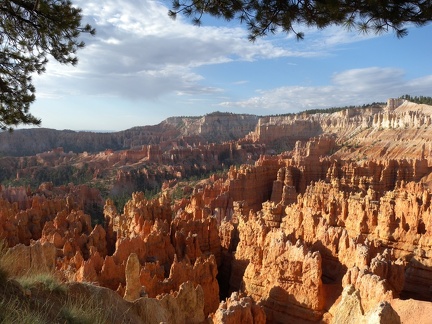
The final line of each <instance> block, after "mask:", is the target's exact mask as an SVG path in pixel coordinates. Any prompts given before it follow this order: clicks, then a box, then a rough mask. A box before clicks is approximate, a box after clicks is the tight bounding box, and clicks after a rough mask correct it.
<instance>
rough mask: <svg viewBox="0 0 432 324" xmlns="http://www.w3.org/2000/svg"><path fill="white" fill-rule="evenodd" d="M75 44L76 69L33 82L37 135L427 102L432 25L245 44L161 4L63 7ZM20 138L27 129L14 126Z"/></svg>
mask: <svg viewBox="0 0 432 324" xmlns="http://www.w3.org/2000/svg"><path fill="white" fill-rule="evenodd" d="M73 3H74V4H75V5H77V6H78V7H81V8H82V9H83V15H84V18H83V22H84V23H90V24H91V25H92V26H93V27H94V28H96V36H94V37H91V36H89V35H84V37H83V40H84V41H85V43H86V47H85V48H84V49H82V50H80V51H78V58H79V63H78V65H77V66H75V67H72V66H65V65H60V64H58V63H57V62H55V61H54V60H50V62H49V63H48V65H47V70H46V73H44V74H42V75H35V76H33V81H34V85H35V86H36V102H35V103H34V104H33V105H32V107H31V108H30V111H31V113H32V114H33V115H34V116H36V117H38V118H40V119H41V120H42V125H41V127H45V128H54V129H59V130H61V129H71V130H91V131H120V130H125V129H129V128H132V127H134V126H145V125H155V124H158V123H160V122H161V121H163V120H164V119H166V118H168V117H171V116H202V115H205V114H208V113H211V112H214V111H222V112H232V113H247V114H255V115H269V114H284V113H292V112H299V111H303V110H307V109H316V108H329V107H340V106H350V105H362V104H367V103H372V102H384V101H386V100H387V99H388V98H394V97H399V96H401V95H404V94H410V95H413V96H414V95H424V96H432V61H431V53H432V42H431V35H432V25H431V24H429V25H427V26H425V27H420V28H418V27H410V28H409V30H408V31H409V33H408V35H407V36H405V37H404V38H402V39H398V38H397V37H396V35H395V34H394V33H393V32H390V33H387V34H383V35H379V36H378V35H374V34H367V35H364V34H360V33H358V32H357V31H352V32H349V31H347V30H345V29H342V28H340V27H336V26H331V27H329V28H326V29H323V30H314V29H308V28H300V27H301V26H300V27H299V28H300V29H301V30H302V31H304V33H305V39H304V40H302V41H297V40H296V39H295V37H294V36H293V35H287V34H281V33H278V34H276V35H273V36H268V37H264V38H261V39H258V40H257V41H255V42H253V43H252V42H250V41H248V39H247V35H248V32H247V30H246V29H245V27H244V26H242V25H240V24H239V23H238V22H237V21H233V22H229V23H227V22H225V21H223V20H216V19H213V18H211V17H205V19H204V20H203V24H202V26H200V27H197V26H194V25H192V23H191V22H190V20H189V19H188V18H185V17H182V16H178V17H177V19H176V20H172V19H171V18H170V17H168V14H167V12H168V9H169V6H170V3H171V2H169V1H165V2H158V1H151V0H128V1H124V0H123V1H120V0H104V1H103V2H101V1H96V0H74V1H73ZM21 128H28V126H22V127H21Z"/></svg>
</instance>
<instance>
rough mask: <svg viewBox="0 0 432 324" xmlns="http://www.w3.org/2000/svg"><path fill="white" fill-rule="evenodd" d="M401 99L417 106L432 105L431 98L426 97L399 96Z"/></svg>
mask: <svg viewBox="0 0 432 324" xmlns="http://www.w3.org/2000/svg"><path fill="white" fill-rule="evenodd" d="M400 98H401V99H405V100H408V101H411V102H415V103H418V104H425V105H432V97H427V96H410V95H408V94H406V95H403V96H400Z"/></svg>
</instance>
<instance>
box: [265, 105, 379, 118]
mask: <svg viewBox="0 0 432 324" xmlns="http://www.w3.org/2000/svg"><path fill="white" fill-rule="evenodd" d="M385 104H386V103H385V102H372V103H369V104H363V105H362V106H344V107H330V108H317V109H308V110H304V111H301V112H298V113H286V114H278V115H265V116H261V117H279V116H294V115H302V114H306V115H313V114H332V113H335V112H338V111H342V110H346V109H354V108H362V109H366V108H372V107H380V106H384V105H385Z"/></svg>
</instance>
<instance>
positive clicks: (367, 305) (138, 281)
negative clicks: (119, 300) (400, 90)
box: [0, 100, 432, 323]
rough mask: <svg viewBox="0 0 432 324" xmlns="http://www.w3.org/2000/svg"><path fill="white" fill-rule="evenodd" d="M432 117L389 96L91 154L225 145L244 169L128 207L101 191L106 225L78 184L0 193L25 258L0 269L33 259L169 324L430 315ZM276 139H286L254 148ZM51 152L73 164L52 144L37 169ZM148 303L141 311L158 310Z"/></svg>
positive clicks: (5, 220) (144, 158) (144, 156)
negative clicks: (230, 136)
mask: <svg viewBox="0 0 432 324" xmlns="http://www.w3.org/2000/svg"><path fill="white" fill-rule="evenodd" d="M431 117H432V107H431V106H425V105H415V104H412V103H409V102H402V101H398V100H390V101H389V102H388V104H387V106H386V107H373V108H366V109H353V110H346V111H341V112H336V113H333V114H315V115H312V116H308V115H305V114H304V115H296V116H279V117H268V118H261V119H259V121H258V126H257V127H256V128H255V130H254V131H252V132H250V133H249V134H248V135H246V136H245V137H244V138H243V139H241V140H240V141H238V142H227V143H225V144H218V145H216V144H212V145H210V144H206V145H201V146H199V145H197V146H196V147H191V148H190V149H183V148H180V147H177V148H172V149H170V151H169V152H170V154H169V155H168V154H165V153H166V152H167V151H164V149H163V148H162V146H160V145H157V146H156V145H155V146H149V147H145V148H142V149H140V150H126V151H119V152H114V151H108V152H103V153H99V154H97V155H91V154H90V155H87V157H89V156H90V157H91V160H96V159H99V161H101V162H99V163H100V165H103V164H104V163H105V164H107V165H108V164H110V163H111V165H118V166H119V167H122V168H125V166H130V165H133V164H136V163H138V162H139V161H141V162H139V163H148V162H149V161H153V163H155V165H159V166H160V165H169V163H172V162H173V161H175V160H176V159H177V160H179V161H184V160H185V159H187V158H188V157H190V156H194V157H195V158H196V159H197V158H198V157H200V158H201V160H195V163H196V164H197V165H198V164H200V163H202V164H205V163H209V164H207V166H208V165H211V164H210V163H211V161H218V162H219V163H220V162H221V160H222V159H221V157H223V156H224V155H221V153H220V152H228V157H229V156H234V155H236V156H238V157H243V158H244V159H246V160H247V161H248V163H244V164H242V165H240V166H231V167H230V169H229V170H228V171H227V172H226V173H225V174H223V175H218V176H217V175H212V176H210V177H208V178H204V179H201V181H198V182H195V183H194V184H193V185H192V184H191V185H190V187H189V189H186V187H185V188H184V190H188V191H189V195H188V197H183V198H180V199H175V197H174V193H175V192H176V190H177V189H178V182H177V180H175V181H173V180H172V179H171V180H169V181H168V180H167V181H165V182H164V184H163V186H162V190H161V192H160V194H159V196H158V197H157V198H156V199H147V198H146V197H145V196H144V194H143V193H142V192H136V193H133V194H132V195H131V197H130V199H129V201H128V202H127V203H126V205H125V207H124V209H123V210H117V209H116V207H115V205H114V203H113V201H111V200H106V201H105V202H104V208H103V222H102V223H100V224H95V223H94V222H93V223H92V221H91V217H90V216H89V215H88V212H87V210H89V209H91V207H92V206H94V205H98V204H101V199H102V198H101V196H100V194H99V192H98V191H97V190H95V189H92V188H90V187H88V186H83V185H79V186H78V185H76V186H75V185H72V184H70V185H68V186H63V187H56V186H53V185H51V184H43V185H41V186H40V187H39V188H38V189H37V190H33V189H31V188H24V187H21V188H4V187H3V188H2V191H1V192H0V197H1V198H0V210H1V212H0V238H3V239H4V240H5V241H6V242H7V244H8V246H9V247H10V248H9V250H8V252H7V253H8V254H9V255H19V256H20V258H19V260H20V262H17V263H16V264H15V266H14V267H9V270H8V271H9V273H10V275H11V276H19V275H20V274H22V273H23V272H26V271H28V269H32V268H34V267H35V266H37V267H38V268H43V269H45V270H46V271H48V270H49V271H54V272H55V273H56V274H57V275H58V276H59V277H60V278H62V280H63V281H65V282H90V283H92V284H94V285H97V286H102V287H106V288H108V289H110V290H111V291H115V292H116V294H117V295H119V296H121V297H123V299H124V300H125V301H126V302H128V303H134V304H137V303H141V304H142V303H144V301H148V302H149V303H155V304H154V305H156V303H157V305H158V306H154V307H157V309H160V310H161V312H162V313H163V312H165V313H164V314H165V315H160V316H159V315H157V316H159V317H157V319H158V321H162V320H166V321H168V322H172V323H177V322H178V323H180V322H197V323H199V322H205V321H208V322H214V323H238V322H239V321H245V322H247V323H264V322H267V323H290V322H293V323H320V322H324V323H399V322H405V321H406V320H407V319H408V318H410V315H409V314H408V313H409V311H410V310H411V309H415V308H420V307H422V309H424V310H425V312H426V313H421V314H420V313H419V314H416V315H414V317H415V316H418V319H419V320H420V319H424V318H427V316H428V315H429V314H430V313H428V311H427V310H430V305H431V304H430V301H431V298H432V294H431V289H430V287H432V263H431V257H432V236H431V235H432V211H431V187H430V184H431V179H432V178H431V177H432V175H431V171H432V163H431V162H432V157H431V156H430V152H429V148H428V146H429V142H430V138H429V137H430V136H429V135H428V134H430V133H431V132H430V129H429V128H430V127H431V125H430V119H431ZM170 122H172V123H175V122H176V121H175V120H172V121H170ZM193 127H195V126H193ZM193 127H192V126H191V128H192V129H193ZM239 131H240V130H239ZM241 131H244V129H241ZM209 133H210V132H209ZM294 139H296V140H295V141H294ZM291 142H293V143H291ZM281 143H285V144H283V145H286V147H288V146H291V147H292V149H290V150H287V151H284V152H282V153H281V154H270V155H265V154H263V153H264V152H265V151H267V152H269V151H270V150H272V149H274V148H275V146H272V145H278V149H280V148H281V146H280V145H281ZM221 147H222V148H223V150H222V151H219V149H220V148H221ZM174 150H177V151H174ZM175 152H176V153H175ZM216 152H219V153H216ZM53 154H54V155H55V154H57V155H58V156H61V157H62V159H63V160H64V161H65V162H66V161H68V159H69V158H70V157H72V158H73V156H70V157H69V155H68V154H66V153H64V152H63V151H56V152H54V153H53V152H51V153H47V154H46V155H39V156H38V158H37V159H38V160H36V162H34V163H39V162H40V160H41V159H43V160H44V161H45V162H44V163H46V164H47V165H49V163H53V164H54V165H55V163H57V162H55V161H57V157H51V156H52V155H53ZM175 154H178V158H176V155H175ZM194 154H196V155H194ZM72 160H73V159H70V160H69V161H72ZM8 161H11V160H8ZM22 161H23V160H22ZM50 161H51V162H50ZM102 161H103V162H102ZM170 161H171V162H170ZM89 163H90V162H89ZM129 163H131V164H129ZM146 165H149V164H146ZM181 165H183V166H184V165H185V164H178V165H177V166H175V164H174V163H172V165H171V168H172V169H171V170H175V172H181V171H180V170H182V169H181V168H180V166H181ZM99 170H102V168H99ZM165 170H169V169H168V168H166V169H165ZM183 170H184V169H183ZM21 172H22V171H21ZM99 172H100V171H99ZM149 174H150V173H149ZM120 178H121V177H120ZM180 178H181V175H179V176H178V179H180ZM123 179H127V177H126V176H125V177H124V178H123ZM122 181H124V182H123V183H127V181H126V180H122ZM185 283H187V287H186V286H184V285H185ZM92 289H96V288H92ZM186 292H187V293H186ZM180 296H182V297H180ZM107 298H108V297H107ZM109 298H111V297H109ZM173 298H174V299H175V298H180V299H181V300H183V299H182V298H184V300H187V301H188V303H186V301H182V302H180V304H179V302H176V301H174V300H173ZM177 300H179V299H177ZM174 304H175V305H177V306H173V305H174ZM146 305H147V306H142V307H141V306H140V307H141V308H139V309H140V311H139V312H138V315H136V314H135V315H136V316H140V317H141V318H142V319H145V318H147V317H148V316H150V315H152V313H151V312H149V311H148V309H150V308H149V307H150V306H149V305H153V304H146ZM185 305H188V306H187V307H186V306H185ZM425 305H426V306H425ZM173 309H175V312H174V311H173ZM169 310H170V311H169ZM170 312H171V313H170ZM158 314H159V313H158ZM135 315H134V316H135ZM154 316H156V314H155V315H154ZM163 316H165V317H163ZM144 322H145V321H144Z"/></svg>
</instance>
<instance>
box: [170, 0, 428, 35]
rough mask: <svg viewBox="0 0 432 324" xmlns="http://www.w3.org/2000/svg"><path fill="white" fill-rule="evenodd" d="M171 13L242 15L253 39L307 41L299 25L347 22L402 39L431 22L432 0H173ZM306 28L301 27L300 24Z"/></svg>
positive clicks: (197, 21) (229, 17)
mask: <svg viewBox="0 0 432 324" xmlns="http://www.w3.org/2000/svg"><path fill="white" fill-rule="evenodd" d="M172 1H173V2H172V9H171V10H170V11H169V12H168V14H169V15H170V16H171V17H173V18H175V17H176V15H177V14H179V13H181V14H184V15H185V16H187V17H191V18H192V21H193V22H194V23H195V24H197V25H200V24H201V18H202V16H203V15H204V14H208V15H211V16H214V17H217V18H224V19H226V20H232V19H238V20H239V21H240V23H245V24H246V25H247V28H248V30H249V38H250V40H252V41H253V40H255V39H256V38H257V37H260V36H264V35H266V34H268V33H275V32H279V31H282V32H286V33H294V34H295V35H296V37H297V39H303V37H304V34H303V32H301V31H299V30H296V28H297V27H298V26H302V25H304V26H311V27H317V28H325V27H327V26H330V25H342V26H345V27H346V28H348V29H358V30H360V31H362V32H365V33H366V32H369V31H372V32H375V33H384V32H388V31H390V30H393V31H395V32H396V35H397V36H398V37H403V36H405V35H406V34H407V29H406V26H407V25H408V24H415V25H418V26H422V25H425V24H426V23H428V22H430V21H431V20H432V1H430V0H414V1H400V0H379V1H377V0H172ZM299 28H301V27H299Z"/></svg>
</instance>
